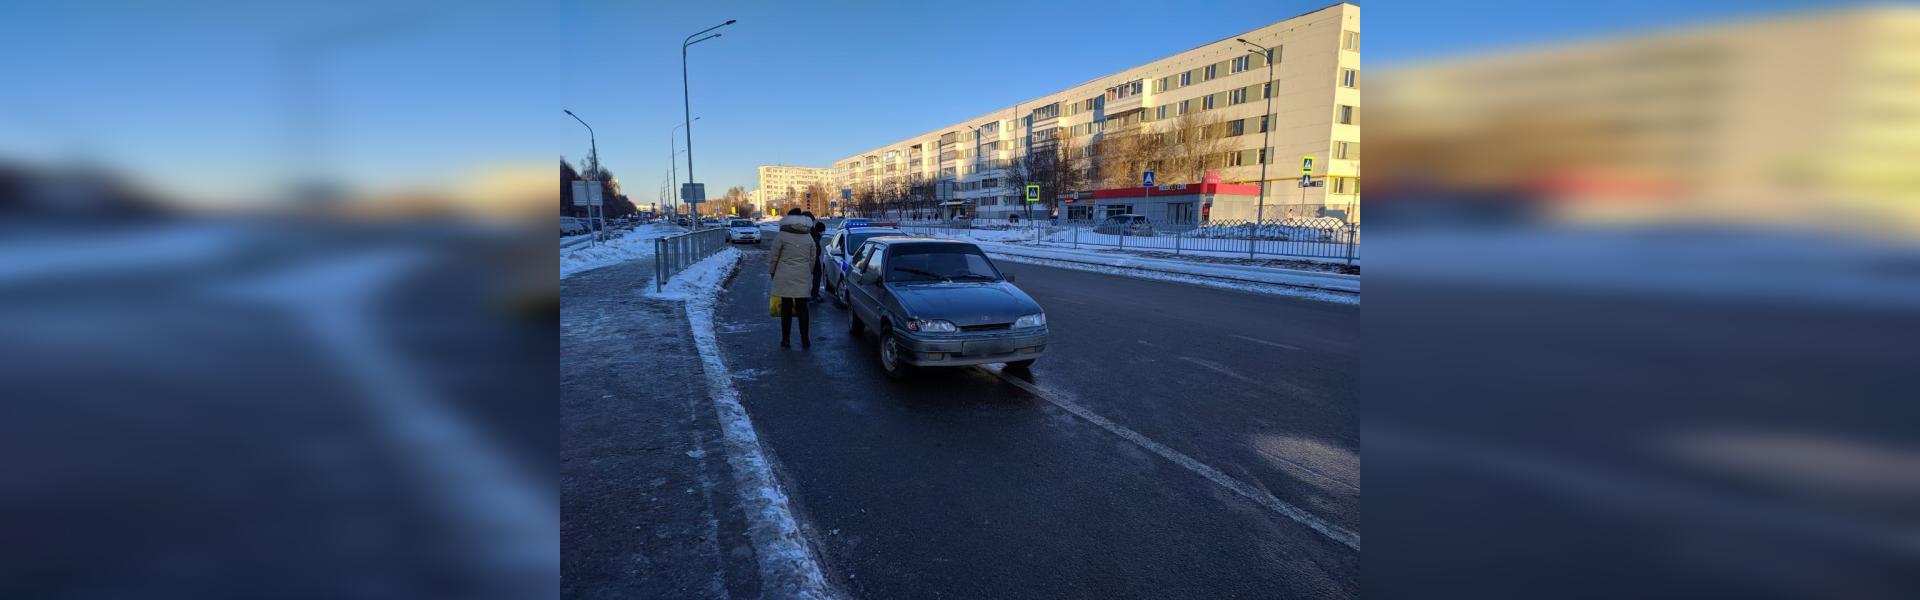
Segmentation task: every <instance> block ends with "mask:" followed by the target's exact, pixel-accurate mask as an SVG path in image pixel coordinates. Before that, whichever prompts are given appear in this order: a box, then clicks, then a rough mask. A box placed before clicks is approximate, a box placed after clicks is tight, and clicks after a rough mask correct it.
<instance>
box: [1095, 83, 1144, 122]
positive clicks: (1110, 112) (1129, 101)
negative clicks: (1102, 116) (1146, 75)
mask: <svg viewBox="0 0 1920 600" xmlns="http://www.w3.org/2000/svg"><path fill="white" fill-rule="evenodd" d="M1152 89H1153V88H1150V87H1149V88H1142V90H1141V92H1140V93H1138V94H1131V95H1128V96H1126V97H1123V98H1119V99H1110V100H1107V105H1106V116H1107V118H1109V119H1111V118H1114V117H1116V116H1120V115H1124V114H1127V113H1128V112H1131V111H1136V110H1140V109H1142V108H1146V106H1147V96H1150V95H1152V93H1153V92H1151V91H1149V90H1152Z"/></svg>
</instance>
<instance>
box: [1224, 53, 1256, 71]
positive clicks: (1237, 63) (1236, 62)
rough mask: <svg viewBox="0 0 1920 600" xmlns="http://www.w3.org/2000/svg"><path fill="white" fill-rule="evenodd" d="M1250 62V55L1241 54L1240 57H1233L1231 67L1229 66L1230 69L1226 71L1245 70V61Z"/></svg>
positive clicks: (1251, 60)
mask: <svg viewBox="0 0 1920 600" xmlns="http://www.w3.org/2000/svg"><path fill="white" fill-rule="evenodd" d="M1250 62H1253V57H1252V56H1242V57H1240V58H1236V59H1233V67H1231V69H1230V70H1229V71H1227V72H1229V73H1239V72H1241V71H1245V70H1247V63H1250Z"/></svg>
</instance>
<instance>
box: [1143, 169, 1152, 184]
mask: <svg viewBox="0 0 1920 600" xmlns="http://www.w3.org/2000/svg"><path fill="white" fill-rule="evenodd" d="M1140 187H1153V171H1142V172H1140Z"/></svg>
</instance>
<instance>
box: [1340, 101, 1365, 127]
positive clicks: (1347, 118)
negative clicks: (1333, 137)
mask: <svg viewBox="0 0 1920 600" xmlns="http://www.w3.org/2000/svg"><path fill="white" fill-rule="evenodd" d="M1359 119H1360V115H1359V111H1357V110H1355V109H1354V108H1353V107H1351V106H1347V105H1345V104H1342V105H1340V124H1341V125H1354V124H1356V123H1357V122H1358V121H1359Z"/></svg>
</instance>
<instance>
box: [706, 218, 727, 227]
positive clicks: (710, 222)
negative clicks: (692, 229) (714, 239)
mask: <svg viewBox="0 0 1920 600" xmlns="http://www.w3.org/2000/svg"><path fill="white" fill-rule="evenodd" d="M726 226H727V222H726V221H722V220H720V219H712V218H708V219H701V220H700V228H702V229H712V228H716V227H726Z"/></svg>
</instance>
